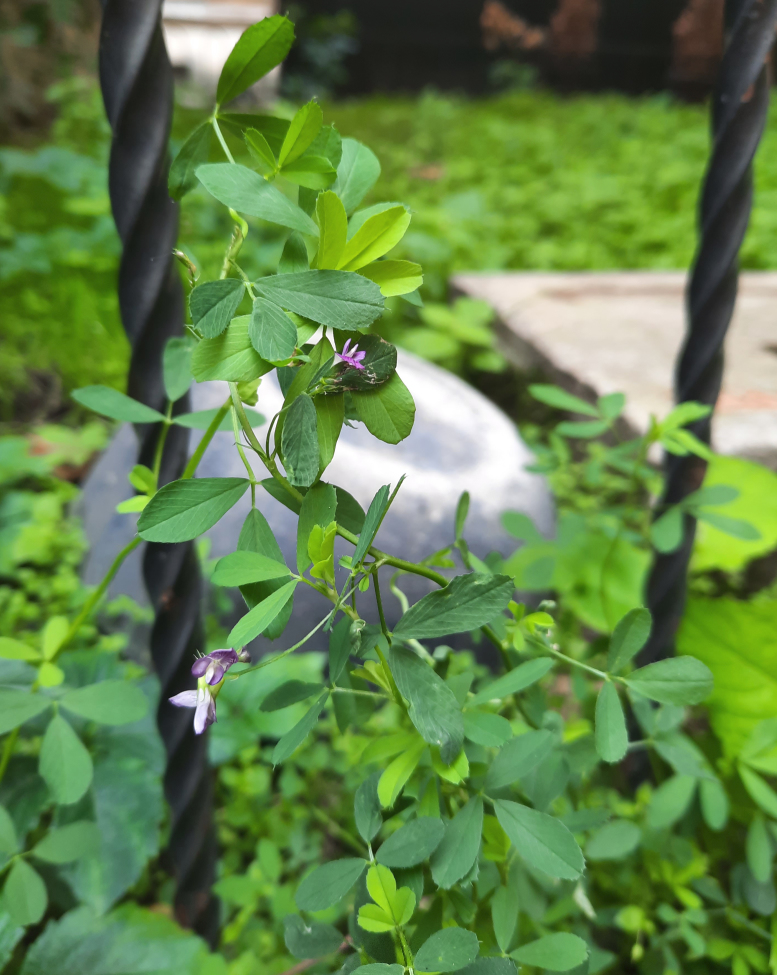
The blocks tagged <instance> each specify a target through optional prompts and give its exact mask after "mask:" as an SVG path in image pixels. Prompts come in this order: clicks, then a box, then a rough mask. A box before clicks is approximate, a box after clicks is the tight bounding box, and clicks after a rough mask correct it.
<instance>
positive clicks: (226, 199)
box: [197, 163, 318, 237]
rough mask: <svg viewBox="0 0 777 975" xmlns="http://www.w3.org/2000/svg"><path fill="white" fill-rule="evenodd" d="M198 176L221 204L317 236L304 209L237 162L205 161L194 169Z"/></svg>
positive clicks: (314, 227) (313, 225)
mask: <svg viewBox="0 0 777 975" xmlns="http://www.w3.org/2000/svg"><path fill="white" fill-rule="evenodd" d="M197 178H198V179H199V181H200V182H201V183H202V185H203V186H204V187H205V189H206V190H207V191H208V192H209V193H210V195H211V196H214V197H215V198H216V199H217V200H218V201H219V203H223V204H224V206H227V207H231V208H232V209H233V210H237V211H238V212H239V213H245V214H246V215H247V216H249V217H259V218H260V219H262V220H266V221H267V222H268V223H272V224H276V225H277V226H279V227H288V228H289V229H290V230H299V232H300V233H302V234H309V235H310V236H312V237H316V236H318V227H317V226H316V225H315V223H313V221H312V220H311V219H310V217H309V216H308V215H307V214H306V213H305V211H304V210H301V209H300V208H299V207H298V206H297V204H296V203H292V202H291V200H290V199H289V198H288V197H286V196H284V195H283V193H281V191H280V190H279V189H278V188H277V187H275V186H273V185H272V183H268V182H267V180H266V179H265V178H264V177H263V176H260V175H259V173H255V172H254V171H253V169H248V168H247V167H246V166H240V165H239V164H237V163H205V164H204V165H202V166H200V168H199V169H198V170H197Z"/></svg>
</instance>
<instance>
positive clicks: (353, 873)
mask: <svg viewBox="0 0 777 975" xmlns="http://www.w3.org/2000/svg"><path fill="white" fill-rule="evenodd" d="M366 866H367V861H366V860H362V859H359V858H356V857H352V858H348V859H345V860H332V861H331V862H330V863H325V864H324V865H323V866H321V867H316V869H315V870H314V871H313V872H312V873H309V874H308V875H307V877H305V879H304V880H303V881H302V883H301V884H300V885H299V888H298V889H297V893H296V895H295V897H294V900H295V901H296V902H297V907H298V908H299V909H300V910H301V911H325V910H326V909H327V908H328V907H332V906H333V905H335V904H337V902H338V901H340V900H342V899H343V897H345V895H346V894H347V893H348V891H349V890H350V889H351V888H352V887H353V885H354V884H355V883H356V881H357V880H358V879H359V877H361V875H362V874H363V873H364V868H365V867H366Z"/></svg>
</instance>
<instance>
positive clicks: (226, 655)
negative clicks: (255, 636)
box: [169, 650, 250, 735]
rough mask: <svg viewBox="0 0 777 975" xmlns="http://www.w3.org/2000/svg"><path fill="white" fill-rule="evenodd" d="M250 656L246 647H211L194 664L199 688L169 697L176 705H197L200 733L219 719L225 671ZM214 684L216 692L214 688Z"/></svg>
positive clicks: (189, 706)
mask: <svg viewBox="0 0 777 975" xmlns="http://www.w3.org/2000/svg"><path fill="white" fill-rule="evenodd" d="M249 659H250V657H249V655H248V651H247V650H240V651H239V652H238V651H235V650H212V651H211V652H210V653H206V654H205V656H204V657H198V658H197V659H196V660H195V661H194V663H193V664H192V674H193V675H194V676H195V677H196V678H197V690H196V691H181V693H180V694H176V695H175V696H174V697H171V698H169V701H170V703H171V704H174V705H175V706H176V707H177V708H194V733H195V734H196V735H201V734H202V733H203V731H205V729H206V728H208V727H210V725H212V724H213V723H214V722H215V720H216V695H217V694H218V692H219V689H220V688H219V685H220V684H221V682H222V681H223V680H224V675H225V674H226V672H227V671H228V670H229V668H230V667H231V666H232V664H236V663H237V662H238V661H240V662H241V663H245V662H246V661H248V660H249ZM211 687H215V692H214V691H211Z"/></svg>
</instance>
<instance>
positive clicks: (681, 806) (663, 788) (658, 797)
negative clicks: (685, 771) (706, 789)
mask: <svg viewBox="0 0 777 975" xmlns="http://www.w3.org/2000/svg"><path fill="white" fill-rule="evenodd" d="M695 790H696V779H694V778H692V777H691V776H690V775H673V776H672V777H671V778H670V779H666V780H665V781H664V782H662V783H661V785H660V786H659V787H658V788H657V789H656V790H655V792H654V793H653V795H652V796H651V797H650V805H649V806H648V815H647V824H648V828H649V829H668V828H669V827H670V826H673V825H674V824H675V823H676V822H677V821H678V820H679V819H682V817H683V816H684V815H685V813H686V811H687V809H688V807H689V806H690V804H691V800H692V799H693V794H694V792H695Z"/></svg>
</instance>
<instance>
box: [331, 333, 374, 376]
mask: <svg viewBox="0 0 777 975" xmlns="http://www.w3.org/2000/svg"><path fill="white" fill-rule="evenodd" d="M350 345H351V340H350V339H346V340H345V345H344V346H343V351H342V352H335V355H336V356H337V358H338V359H341V360H342V361H343V362H347V363H348V365H349V366H352V367H353V368H354V369H364V366H363V365H362V359H363V358H364V357H365V356H366V355H367V353H366V352H364V351H363V350H362V351H361V352H360V351H359V346H358V345H354V347H353V348H352V349H350V348H349V347H350Z"/></svg>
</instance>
